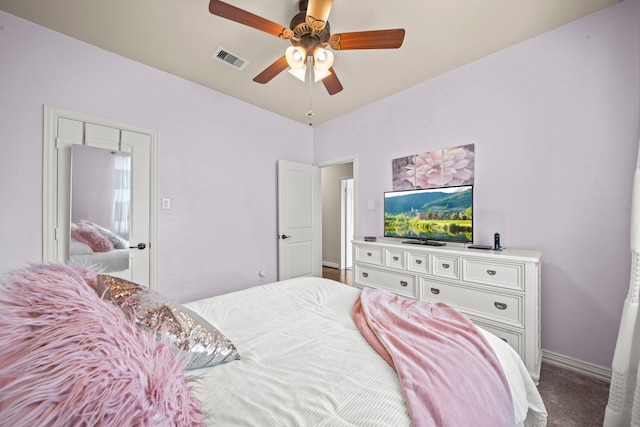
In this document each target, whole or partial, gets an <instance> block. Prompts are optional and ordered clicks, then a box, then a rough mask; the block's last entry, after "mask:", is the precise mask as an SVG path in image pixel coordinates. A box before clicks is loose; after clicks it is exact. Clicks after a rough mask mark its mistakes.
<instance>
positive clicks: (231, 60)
mask: <svg viewBox="0 0 640 427" xmlns="http://www.w3.org/2000/svg"><path fill="white" fill-rule="evenodd" d="M211 57H212V58H215V59H217V60H218V61H221V62H224V63H225V64H227V65H229V66H231V67H233V68H235V69H236V70H244V67H246V66H247V64H249V61H247V60H246V59H242V58H240V57H239V56H238V55H234V54H233V53H231V52H229V51H228V50H227V49H225V48H223V47H219V48H218V49H216V51H215V52H214V53H213V55H211Z"/></svg>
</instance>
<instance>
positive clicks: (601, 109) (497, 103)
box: [314, 0, 640, 367]
mask: <svg viewBox="0 0 640 427" xmlns="http://www.w3.org/2000/svg"><path fill="white" fill-rule="evenodd" d="M638 10H639V1H638V0H627V1H624V2H622V3H620V4H618V5H616V6H614V7H612V8H609V9H606V10H604V11H602V12H600V13H597V14H595V15H592V16H589V17H587V18H585V19H582V20H580V21H577V22H575V23H572V24H570V25H567V26H565V27H563V28H560V29H558V30H556V31H552V32H550V33H547V34H544V35H542V36H540V37H537V38H535V39H532V40H530V41H527V42H525V43H522V44H520V45H517V46H515V47H512V48H510V49H507V50H505V51H502V52H500V53H498V54H495V55H492V56H490V57H488V58H485V59H482V60H480V61H477V62H475V63H472V64H469V65H467V66H464V67H462V68H459V69H457V70H455V71H453V72H449V73H447V74H445V75H442V76H440V77H438V78H435V79H433V80H431V81H428V82H425V83H423V84H421V85H418V86H416V87H413V88H411V89H409V90H407V91H405V92H402V93H398V94H396V95H394V96H391V97H389V98H387V99H385V100H383V101H380V102H377V103H374V104H371V105H369V106H366V107H364V108H361V109H360V110H358V111H355V112H353V113H350V114H347V115H344V116H342V117H339V118H337V119H335V120H333V121H331V122H328V123H326V124H324V125H321V126H319V127H317V128H316V130H315V134H314V151H315V155H314V160H315V161H316V162H322V161H325V160H327V159H332V158H338V157H341V156H344V155H346V154H349V153H358V173H359V176H358V177H357V178H358V206H357V215H358V230H357V234H358V235H359V236H364V235H381V233H382V227H383V224H382V212H381V203H382V193H383V191H385V190H390V189H391V160H392V159H394V158H397V157H402V156H406V155H410V154H413V153H419V152H423V151H430V150H434V149H440V148H446V147H452V146H457V145H461V144H468V143H475V149H476V178H475V184H476V186H475V209H474V218H475V225H476V226H477V228H476V231H477V233H476V235H475V241H476V243H484V244H491V242H492V236H493V233H494V232H500V233H501V234H502V239H503V245H504V246H506V247H517V248H535V249H539V250H541V251H542V253H543V264H542V347H543V348H544V349H546V350H549V351H552V352H555V353H559V354H561V355H565V356H568V357H573V358H576V359H580V360H583V361H587V362H590V363H593V364H596V365H600V366H604V367H610V366H611V360H612V356H613V349H614V347H615V341H616V337H617V332H618V325H619V321H620V315H621V309H622V302H623V300H624V298H625V295H626V289H627V287H628V283H629V270H630V251H629V215H630V204H631V202H630V196H631V179H632V174H633V170H634V166H635V162H636V153H637V149H638V134H639V129H638V128H639V122H640V113H639V104H640V96H639V92H640V89H639V79H640V78H639V76H640V67H639V62H640V59H639V56H640V34H639V31H638V25H639V24H638V23H639V22H640V19H638V17H639V16H640V12H639V11H638ZM370 201H373V202H375V203H376V207H377V209H376V211H374V212H371V211H368V210H367V203H368V202H370Z"/></svg>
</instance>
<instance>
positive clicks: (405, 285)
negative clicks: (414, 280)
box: [400, 280, 409, 287]
mask: <svg viewBox="0 0 640 427" xmlns="http://www.w3.org/2000/svg"><path fill="white" fill-rule="evenodd" d="M408 285H409V284H408V283H407V282H405V281H404V280H401V281H400V286H404V287H407V286H408Z"/></svg>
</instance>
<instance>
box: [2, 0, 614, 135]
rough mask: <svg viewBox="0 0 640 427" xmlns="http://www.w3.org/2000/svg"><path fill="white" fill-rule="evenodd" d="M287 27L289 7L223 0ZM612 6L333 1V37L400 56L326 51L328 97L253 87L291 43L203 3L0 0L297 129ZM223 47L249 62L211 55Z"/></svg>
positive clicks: (301, 87) (510, 0) (494, 0)
mask: <svg viewBox="0 0 640 427" xmlns="http://www.w3.org/2000/svg"><path fill="white" fill-rule="evenodd" d="M227 3H230V4H233V5H234V6H236V7H239V8H241V9H244V10H247V11H249V12H251V13H254V14H256V15H259V16H262V17H264V18H266V19H268V20H270V21H274V22H277V23H279V24H281V25H283V26H284V27H288V26H289V22H290V20H291V18H292V17H293V16H294V15H295V14H296V13H297V12H298V1H297V0H261V1H249V0H227ZM615 3H618V0H395V1H390V0H335V1H334V4H333V7H332V9H331V14H330V15H329V23H330V25H331V32H332V33H344V32H351V31H364V30H378V29H390V28H404V29H406V36H405V40H404V44H403V45H402V47H401V48H400V49H388V50H351V51H334V55H335V62H334V69H335V71H336V75H337V76H338V78H339V79H340V81H341V83H342V85H343V86H344V90H343V91H342V92H339V93H338V94H336V95H333V96H330V95H329V94H328V93H327V92H326V90H325V88H324V86H323V85H322V83H320V82H318V83H315V84H312V85H309V84H308V83H303V82H301V81H300V80H297V79H296V78H295V77H293V76H292V75H290V74H289V73H287V72H286V71H285V72H282V73H281V74H279V75H278V76H276V77H275V78H274V79H273V80H271V81H270V82H269V83H267V84H265V85H262V84H259V83H254V82H253V81H252V79H253V77H255V76H256V75H257V74H258V73H260V72H261V71H262V70H263V69H265V68H266V67H267V66H268V65H270V64H271V63H272V62H274V61H275V60H276V59H278V58H279V57H280V56H282V55H283V54H284V50H285V49H286V47H287V46H289V42H288V41H286V40H280V39H279V38H277V37H274V36H272V35H270V34H267V33H263V32H261V31H258V30H255V29H253V28H249V27H246V26H244V25H241V24H238V23H235V22H232V21H229V20H226V19H223V18H220V17H218V16H214V15H212V14H210V13H209V1H208V0H0V10H4V11H6V12H9V13H11V14H13V15H16V16H19V17H22V18H24V19H27V20H29V21H32V22H34V23H37V24H40V25H42V26H45V27H48V28H51V29H53V30H55V31H58V32H60V33H63V34H67V35H69V36H71V37H74V38H76V39H79V40H82V41H85V42H87V43H90V44H92V45H95V46H98V47H100V48H102V49H105V50H108V51H111V52H114V53H117V54H119V55H122V56H124V57H127V58H130V59H133V60H135V61H138V62H141V63H143V64H146V65H149V66H151V67H154V68H157V69H159V70H163V71H165V72H168V73H170V74H174V75H176V76H180V77H183V78H185V79H187V80H191V81H193V82H195V83H198V84H200V85H203V86H206V87H209V88H211V89H214V90H216V91H218V92H222V93H225V94H228V95H230V96H233V97H235V98H238V99H241V100H243V101H246V102H248V103H251V104H254V105H257V106H259V107H262V108H264V109H266V110H270V111H273V112H274V113H277V114H280V115H282V116H285V117H289V118H291V119H293V120H296V121H299V122H301V123H305V124H306V123H308V120H307V116H306V113H307V111H310V110H311V111H313V112H314V118H313V124H314V125H316V124H320V123H322V122H324V121H327V120H330V119H332V118H334V117H337V116H339V115H341V114H344V113H347V112H349V111H352V110H355V109H357V108H359V107H361V106H363V105H366V104H369V103H371V102H373V101H376V100H379V99H382V98H384V97H386V96H389V95H391V94H393V93H396V92H399V91H402V90H404V89H407V88H409V87H411V86H414V85H416V84H418V83H420V82H423V81H425V80H428V79H430V78H433V77H435V76H437V75H439V74H442V73H445V72H447V71H449V70H452V69H454V68H457V67H460V66H462V65H464V64H467V63H470V62H472V61H475V60H477V59H479V58H482V57H484V56H487V55H490V54H492V53H494V52H497V51H499V50H502V49H505V48H507V47H510V46H513V45H515V44H517V43H520V42H522V41H524V40H527V39H529V38H531V37H534V36H536V35H538V34H542V33H544V32H547V31H549V30H552V29H554V28H557V27H560V26H562V25H564V24H567V23H569V22H572V21H574V20H576V19H579V18H582V17H584V16H586V15H589V14H592V13H594V12H596V11H598V10H601V9H603V8H606V7H608V6H611V5H613V4H615ZM219 46H222V47H224V48H225V49H227V50H228V51H230V52H231V53H233V54H235V55H237V56H239V57H241V58H243V59H246V60H248V61H250V63H249V65H248V66H247V67H246V68H245V69H244V70H243V71H238V70H236V69H234V68H232V67H230V66H228V65H227V64H225V63H222V62H219V61H217V60H215V59H212V58H211V55H212V54H213V53H214V51H215V50H216V49H217V48H218V47H219Z"/></svg>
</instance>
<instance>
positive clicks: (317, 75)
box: [313, 68, 331, 83]
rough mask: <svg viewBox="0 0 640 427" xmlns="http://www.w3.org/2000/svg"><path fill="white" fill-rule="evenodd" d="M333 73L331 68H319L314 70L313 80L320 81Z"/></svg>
mask: <svg viewBox="0 0 640 427" xmlns="http://www.w3.org/2000/svg"><path fill="white" fill-rule="evenodd" d="M330 75H331V71H329V70H318V69H317V68H316V69H314V70H313V81H314V83H317V82H319V81H320V80H322V79H324V78H325V77H329V76H330Z"/></svg>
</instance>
